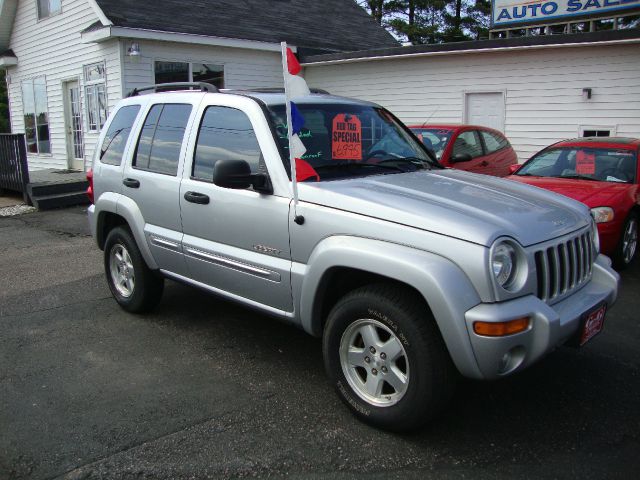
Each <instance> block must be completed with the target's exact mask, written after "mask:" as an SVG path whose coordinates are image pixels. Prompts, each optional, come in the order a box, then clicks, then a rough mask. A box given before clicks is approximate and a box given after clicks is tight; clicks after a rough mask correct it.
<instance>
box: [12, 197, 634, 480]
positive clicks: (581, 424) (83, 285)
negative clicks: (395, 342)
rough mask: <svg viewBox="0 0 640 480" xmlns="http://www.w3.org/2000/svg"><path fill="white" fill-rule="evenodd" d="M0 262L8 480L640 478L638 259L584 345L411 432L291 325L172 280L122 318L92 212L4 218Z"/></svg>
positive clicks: (461, 398)
mask: <svg viewBox="0 0 640 480" xmlns="http://www.w3.org/2000/svg"><path fill="white" fill-rule="evenodd" d="M0 252H1V253H0V332H1V333H0V479H5V478H8V479H14V478H15V479H23V478H33V479H48V478H68V479H84V478H154V479H156V478H161V479H174V478H221V477H222V478H225V477H252V476H257V477H261V478H262V477H268V476H271V477H283V476H285V475H289V476H292V477H294V478H309V479H319V478H358V479H359V478H367V479H372V478H373V479H383V478H385V479H386V478H439V479H449V478H470V479H493V478H505V479H507V478H508V479H512V478H536V479H538V478H548V479H552V478H580V479H588V478H593V479H602V478H621V479H622V478H638V475H639V474H640V433H639V432H640V376H639V371H640V348H639V346H640V322H639V321H638V312H640V295H639V292H640V268H638V266H636V267H635V268H634V269H633V271H630V272H625V273H624V275H623V290H622V294H621V296H620V299H619V302H618V303H617V304H616V306H615V307H614V308H613V309H611V311H610V312H609V314H608V317H607V321H606V330H605V332H603V333H602V334H601V335H600V336H599V337H598V338H597V339H595V340H594V341H593V342H592V343H591V344H589V345H588V346H587V347H586V348H584V349H582V350H574V349H569V348H561V349H559V350H558V351H556V352H555V353H553V354H552V355H550V356H549V357H548V358H546V359H545V360H544V361H542V362H540V363H539V364H537V365H535V366H534V367H532V368H531V369H529V370H528V371H526V372H524V373H522V374H521V375H519V376H517V377H514V378H510V379H506V380H503V381H499V382H492V383H476V382H463V383H462V384H461V385H460V388H459V391H458V395H457V397H456V399H455V400H454V401H453V402H452V403H451V405H450V407H449V409H448V410H447V411H446V412H445V414H444V415H442V417H441V418H440V419H439V420H438V421H437V422H435V423H433V424H432V425H430V427H429V428H427V429H425V430H424V431H422V432H419V433H417V434H413V435H408V436H401V435H394V434H389V433H385V432H381V431H378V430H375V429H372V428H370V427H367V426H365V425H363V424H361V423H360V422H358V421H357V420H356V419H355V418H353V417H352V416H351V415H350V414H349V412H348V411H347V410H346V408H345V407H344V406H343V405H342V404H341V403H340V401H339V400H338V398H337V397H336V396H335V395H334V393H333V391H332V389H331V387H330V386H329V385H328V383H327V381H326V380H325V376H324V371H323V366H322V355H321V344H320V341H319V340H317V339H314V338H312V337H309V336H307V335H306V334H304V333H303V332H301V331H299V330H297V329H295V328H292V327H289V326H287V325H284V324H281V323H278V322H277V321H273V320H271V319H269V318H266V317H263V316H261V315H258V314H256V313H254V312H252V311H249V310H245V309H243V308H240V307H238V306H236V305H234V304H231V303H227V302H225V301H222V300H219V299H216V298H213V297H210V296H207V295H205V294H203V293H201V292H199V291H196V290H194V289H191V288H188V287H185V286H182V285H179V284H176V283H171V282H170V283H168V284H167V288H166V290H165V296H164V299H163V301H162V303H161V304H160V307H159V308H158V310H157V311H156V312H155V313H153V314H151V315H147V316H135V315H131V314H127V313H125V312H123V311H122V310H120V309H119V308H118V306H117V305H116V303H115V301H114V300H112V298H111V296H110V294H109V292H108V289H107V286H106V283H105V280H104V277H103V273H102V257H101V252H99V251H98V250H97V248H95V247H94V244H93V240H92V239H91V238H90V237H89V236H88V231H87V226H86V217H85V212H84V210H83V209H82V208H73V209H66V210H59V211H51V212H43V213H33V214H28V215H23V216H19V217H10V218H0Z"/></svg>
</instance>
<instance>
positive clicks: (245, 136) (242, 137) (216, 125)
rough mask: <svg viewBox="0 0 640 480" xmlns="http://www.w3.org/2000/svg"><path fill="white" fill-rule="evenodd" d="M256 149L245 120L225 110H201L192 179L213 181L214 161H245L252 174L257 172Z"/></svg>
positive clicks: (259, 154) (231, 109)
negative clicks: (201, 115)
mask: <svg viewBox="0 0 640 480" xmlns="http://www.w3.org/2000/svg"><path fill="white" fill-rule="evenodd" d="M261 158H262V157H261V153H260V146H259V145H258V139H257V138H256V134H255V132H254V131H253V127H252V126H251V122H250V121H249V117H247V115H246V114H245V113H243V112H241V111H240V110H237V109H235V108H229V107H209V108H207V109H206V110H205V112H204V116H203V117H202V123H201V124H200V131H199V132H198V143H197V145H196V152H195V157H194V159H193V172H192V177H193V178H194V179H196V180H204V181H207V182H212V181H213V167H214V165H215V163H216V162H217V161H218V160H245V161H246V162H248V163H249V166H250V167H251V171H252V172H254V173H255V172H257V171H259V170H260V164H261Z"/></svg>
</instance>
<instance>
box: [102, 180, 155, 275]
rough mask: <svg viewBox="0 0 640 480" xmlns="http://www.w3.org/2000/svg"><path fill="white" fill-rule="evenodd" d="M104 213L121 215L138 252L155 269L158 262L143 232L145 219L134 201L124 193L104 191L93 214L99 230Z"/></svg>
mask: <svg viewBox="0 0 640 480" xmlns="http://www.w3.org/2000/svg"><path fill="white" fill-rule="evenodd" d="M105 213H114V214H116V215H119V216H121V217H122V218H124V219H125V221H126V222H127V224H128V226H129V229H130V230H131V233H132V234H133V238H134V239H135V241H136V244H137V245H138V248H139V249H140V253H141V254H142V257H143V258H144V261H145V262H146V263H147V266H148V267H149V268H150V269H151V270H157V269H158V264H157V263H156V261H155V259H154V258H153V255H152V254H151V250H150V249H149V245H148V243H147V238H146V235H145V233H144V225H145V220H144V217H143V216H142V212H141V211H140V209H139V208H138V206H137V205H136V203H135V202H134V201H133V200H131V199H130V198H128V197H125V196H124V195H120V194H118V193H114V192H106V193H103V194H102V195H100V198H99V199H98V201H97V202H96V211H95V215H97V216H98V222H97V224H98V226H97V231H98V232H99V231H100V228H101V227H102V222H103V221H104V220H103V219H104V214H105Z"/></svg>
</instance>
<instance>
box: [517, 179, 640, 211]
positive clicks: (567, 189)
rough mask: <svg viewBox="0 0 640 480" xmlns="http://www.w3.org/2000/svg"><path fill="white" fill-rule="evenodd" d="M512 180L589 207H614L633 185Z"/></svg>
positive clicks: (571, 180)
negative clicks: (557, 194)
mask: <svg viewBox="0 0 640 480" xmlns="http://www.w3.org/2000/svg"><path fill="white" fill-rule="evenodd" d="M509 179H510V180H516V181H518V182H522V183H526V184H528V185H534V186H536V187H540V188H544V189H546V190H551V191H552V192H556V193H561V194H562V195H566V196H567V197H571V198H573V199H575V200H578V201H579V202H582V203H584V204H586V205H587V206H588V207H591V208H593V207H603V206H614V205H615V204H616V203H617V201H618V198H619V197H620V196H621V195H624V194H625V192H628V191H629V189H630V188H632V187H633V185H631V184H629V183H614V182H596V181H592V180H578V179H571V178H557V177H525V176H518V175H513V176H511V177H509Z"/></svg>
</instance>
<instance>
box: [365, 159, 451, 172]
mask: <svg viewBox="0 0 640 480" xmlns="http://www.w3.org/2000/svg"><path fill="white" fill-rule="evenodd" d="M393 162H402V163H410V164H411V165H413V166H414V167H417V168H420V169H424V170H427V169H428V167H427V165H428V166H429V167H434V166H438V167H442V165H440V164H439V163H437V162H433V160H430V159H429V160H427V159H425V158H419V157H398V158H386V159H384V160H381V161H379V162H378V163H376V165H380V164H383V163H393Z"/></svg>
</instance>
